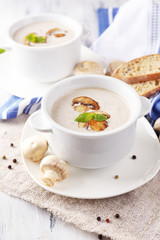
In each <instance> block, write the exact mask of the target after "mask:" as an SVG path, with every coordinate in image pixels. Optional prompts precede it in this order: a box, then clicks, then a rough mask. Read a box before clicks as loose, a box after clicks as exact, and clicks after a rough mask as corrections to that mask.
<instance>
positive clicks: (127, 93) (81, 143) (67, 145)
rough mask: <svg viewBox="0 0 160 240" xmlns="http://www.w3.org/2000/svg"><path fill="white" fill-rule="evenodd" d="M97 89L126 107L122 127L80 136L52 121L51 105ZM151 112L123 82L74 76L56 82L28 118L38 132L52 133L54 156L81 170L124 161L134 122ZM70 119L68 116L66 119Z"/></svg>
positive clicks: (147, 102) (128, 149) (95, 77)
mask: <svg viewBox="0 0 160 240" xmlns="http://www.w3.org/2000/svg"><path fill="white" fill-rule="evenodd" d="M85 87H87V88H88V87H96V88H103V89H107V90H110V91H113V92H115V93H117V94H119V95H120V96H122V97H123V98H124V99H125V100H126V101H127V103H128V104H129V107H130V110H131V117H130V119H129V120H128V122H126V123H125V124H124V125H122V126H120V127H118V128H116V129H113V130H110V131H101V132H92V133H91V132H89V133H81V132H76V131H72V130H70V129H66V128H64V127H62V126H60V125H59V124H57V123H56V122H55V121H54V120H53V119H52V118H51V109H52V106H53V104H54V102H55V101H56V100H57V99H59V98H60V97H62V96H64V95H65V94H67V93H69V92H70V91H72V90H74V89H79V88H85ZM149 110H150V102H149V100H148V99H147V98H145V97H139V96H138V94H137V93H136V92H135V90H134V89H132V88H131V87H130V86H129V85H127V84H126V83H124V82H122V81H120V80H118V79H115V78H112V77H109V76H102V75H83V76H73V77H70V78H67V79H65V80H63V81H60V82H58V83H55V84H54V85H53V86H52V87H51V88H50V89H49V91H48V92H47V93H46V94H45V96H44V98H43V100H42V108H41V110H40V111H38V112H35V113H33V114H32V115H31V117H30V124H31V126H32V127H33V128H35V129H37V130H40V131H47V130H48V131H51V133H52V135H51V139H52V140H51V141H52V146H53V148H54V153H55V154H56V155H57V156H58V157H60V158H62V159H64V160H65V161H67V162H68V163H69V164H71V165H73V166H76V167H80V168H90V169H94V168H102V167H106V166H109V165H110V164H113V163H115V162H117V161H119V160H121V159H122V158H124V157H125V156H126V155H127V154H129V152H130V151H131V149H132V146H133V143H134V139H135V132H136V122H137V120H138V119H139V118H140V117H142V116H144V115H145V114H147V113H148V112H149ZM68 117H69V116H68Z"/></svg>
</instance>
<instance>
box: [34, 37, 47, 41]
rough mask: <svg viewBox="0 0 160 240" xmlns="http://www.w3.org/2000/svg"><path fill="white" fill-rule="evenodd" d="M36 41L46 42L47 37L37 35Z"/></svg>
mask: <svg viewBox="0 0 160 240" xmlns="http://www.w3.org/2000/svg"><path fill="white" fill-rule="evenodd" d="M35 42H36V43H45V42H46V39H45V38H44V37H41V36H36V40H35Z"/></svg>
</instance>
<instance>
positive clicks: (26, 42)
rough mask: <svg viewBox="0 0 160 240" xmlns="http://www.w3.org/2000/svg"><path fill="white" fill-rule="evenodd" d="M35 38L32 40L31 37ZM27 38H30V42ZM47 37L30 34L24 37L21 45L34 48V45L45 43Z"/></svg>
mask: <svg viewBox="0 0 160 240" xmlns="http://www.w3.org/2000/svg"><path fill="white" fill-rule="evenodd" d="M31 35H33V37H35V39H34V38H33V39H32V36H31ZM27 37H30V38H31V40H30V39H29V38H27ZM46 40H47V37H46V36H38V33H30V34H28V35H27V36H25V37H24V40H23V43H24V45H27V46H34V44H35V43H46Z"/></svg>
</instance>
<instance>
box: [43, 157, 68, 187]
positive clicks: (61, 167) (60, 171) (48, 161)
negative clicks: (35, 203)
mask: <svg viewBox="0 0 160 240" xmlns="http://www.w3.org/2000/svg"><path fill="white" fill-rule="evenodd" d="M40 169H41V171H42V172H43V174H44V175H43V177H42V178H41V180H42V181H43V182H44V184H45V185H47V186H49V187H51V186H54V184H55V182H56V181H61V180H63V179H65V178H66V177H67V176H68V174H69V169H68V166H67V164H66V162H64V161H63V160H62V159H59V158H58V157H57V156H55V155H48V156H46V157H45V158H43V159H42V161H41V163H40Z"/></svg>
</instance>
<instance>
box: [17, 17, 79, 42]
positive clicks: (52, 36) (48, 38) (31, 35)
mask: <svg viewBox="0 0 160 240" xmlns="http://www.w3.org/2000/svg"><path fill="white" fill-rule="evenodd" d="M74 36H75V32H74V31H73V30H72V29H70V28H68V27H67V26H65V25H63V24H61V23H59V22H52V21H50V22H47V21H45V22H36V23H32V24H29V25H26V26H24V27H22V28H20V29H18V30H17V31H16V32H15V33H14V35H13V39H14V40H15V41H16V42H18V43H21V44H24V45H28V46H32V47H46V46H54V45H59V44H62V43H64V42H68V41H69V40H71V39H72V38H73V37H74Z"/></svg>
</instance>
